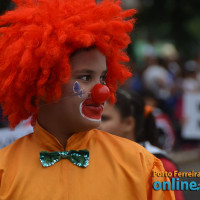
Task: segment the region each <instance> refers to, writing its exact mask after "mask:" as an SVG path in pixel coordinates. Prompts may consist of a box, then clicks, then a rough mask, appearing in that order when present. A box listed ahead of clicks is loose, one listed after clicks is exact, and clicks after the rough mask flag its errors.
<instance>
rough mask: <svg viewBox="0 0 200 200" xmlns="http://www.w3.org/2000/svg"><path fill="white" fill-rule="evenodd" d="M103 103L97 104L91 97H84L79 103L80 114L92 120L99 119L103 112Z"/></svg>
mask: <svg viewBox="0 0 200 200" xmlns="http://www.w3.org/2000/svg"><path fill="white" fill-rule="evenodd" d="M103 108H104V104H98V103H95V102H94V101H92V99H86V100H85V101H84V102H82V103H81V104H80V113H81V115H82V116H83V117H84V118H86V119H89V120H92V121H100V120H101V115H102V112H103Z"/></svg>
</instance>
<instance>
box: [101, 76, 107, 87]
mask: <svg viewBox="0 0 200 200" xmlns="http://www.w3.org/2000/svg"><path fill="white" fill-rule="evenodd" d="M100 83H101V84H103V85H105V84H106V75H103V76H101V77H100Z"/></svg>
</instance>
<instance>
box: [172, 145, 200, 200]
mask: <svg viewBox="0 0 200 200" xmlns="http://www.w3.org/2000/svg"><path fill="white" fill-rule="evenodd" d="M170 156H171V158H172V159H173V160H174V161H175V162H176V164H177V165H178V167H179V171H180V172H190V171H192V170H193V171H195V172H200V148H195V149H192V150H186V151H177V152H172V153H171V154H170ZM182 180H184V181H188V182H191V181H195V182H197V183H199V184H200V177H199V178H182ZM184 196H185V199H186V200H199V199H200V190H199V191H184Z"/></svg>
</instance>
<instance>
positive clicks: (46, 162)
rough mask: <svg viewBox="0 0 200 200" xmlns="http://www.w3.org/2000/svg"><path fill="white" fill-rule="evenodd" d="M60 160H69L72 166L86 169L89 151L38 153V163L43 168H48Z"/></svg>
mask: <svg viewBox="0 0 200 200" xmlns="http://www.w3.org/2000/svg"><path fill="white" fill-rule="evenodd" d="M62 158H67V159H69V160H70V161H71V162H72V163H73V164H75V165H77V166H79V167H87V166H88V162H89V158H90V155H89V151H88V150H87V149H84V150H79V151H76V150H70V151H61V152H59V151H55V152H47V151H41V152H40V161H41V163H42V166H43V167H49V166H51V165H54V164H55V163H56V162H58V161H60V160H61V159H62Z"/></svg>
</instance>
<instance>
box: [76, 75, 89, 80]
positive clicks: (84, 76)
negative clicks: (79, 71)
mask: <svg viewBox="0 0 200 200" xmlns="http://www.w3.org/2000/svg"><path fill="white" fill-rule="evenodd" d="M79 79H81V80H83V81H90V80H91V75H82V76H79Z"/></svg>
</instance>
